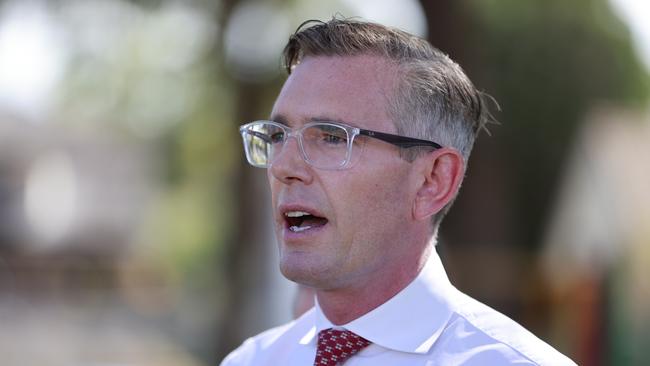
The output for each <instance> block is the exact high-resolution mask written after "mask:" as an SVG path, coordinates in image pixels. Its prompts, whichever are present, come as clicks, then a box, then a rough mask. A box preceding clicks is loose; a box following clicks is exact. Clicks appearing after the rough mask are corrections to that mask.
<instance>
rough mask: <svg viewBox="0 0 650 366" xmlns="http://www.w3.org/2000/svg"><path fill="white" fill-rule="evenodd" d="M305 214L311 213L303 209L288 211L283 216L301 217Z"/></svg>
mask: <svg viewBox="0 0 650 366" xmlns="http://www.w3.org/2000/svg"><path fill="white" fill-rule="evenodd" d="M307 215H311V214H310V213H309V212H305V211H289V212H286V213H285V216H287V217H302V216H307Z"/></svg>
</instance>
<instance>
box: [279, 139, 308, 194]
mask: <svg viewBox="0 0 650 366" xmlns="http://www.w3.org/2000/svg"><path fill="white" fill-rule="evenodd" d="M269 171H270V173H271V176H273V177H274V178H275V179H277V180H279V181H281V182H282V183H285V184H291V183H295V182H302V183H304V184H309V183H311V181H312V179H313V174H312V173H313V171H312V168H311V167H310V166H309V165H308V164H307V162H306V161H305V160H304V159H303V156H302V154H301V151H300V146H299V143H298V136H289V137H288V138H287V140H286V141H285V143H284V146H283V147H282V150H281V151H280V152H279V153H278V154H277V155H276V156H275V159H274V160H273V163H272V164H271V167H270V168H269Z"/></svg>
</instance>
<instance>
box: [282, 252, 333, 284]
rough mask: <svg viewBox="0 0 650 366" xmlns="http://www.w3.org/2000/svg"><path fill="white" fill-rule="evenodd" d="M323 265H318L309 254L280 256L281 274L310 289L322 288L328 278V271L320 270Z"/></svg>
mask: <svg viewBox="0 0 650 366" xmlns="http://www.w3.org/2000/svg"><path fill="white" fill-rule="evenodd" d="M321 266H322V263H317V261H314V260H313V258H310V255H309V253H304V252H303V253H291V254H286V253H285V254H280V272H281V273H282V275H283V276H284V277H286V278H287V279H288V280H290V281H293V282H296V283H299V284H301V285H305V286H310V287H321V285H322V283H323V280H324V279H325V278H327V276H326V272H327V271H326V270H323V269H322V268H320V267H321Z"/></svg>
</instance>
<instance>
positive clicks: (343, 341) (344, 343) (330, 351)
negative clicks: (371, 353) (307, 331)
mask: <svg viewBox="0 0 650 366" xmlns="http://www.w3.org/2000/svg"><path fill="white" fill-rule="evenodd" d="M369 344H370V341H369V340H367V339H365V338H362V337H359V336H358V335H356V334H354V333H352V332H350V331H349V330H336V329H332V328H329V329H324V330H321V331H320V332H319V333H318V349H317V350H316V359H315V360H314V366H335V365H341V364H343V362H345V360H347V359H348V358H349V357H351V356H352V355H354V354H355V353H357V352H359V351H360V350H362V349H363V348H365V347H367V346H368V345H369Z"/></svg>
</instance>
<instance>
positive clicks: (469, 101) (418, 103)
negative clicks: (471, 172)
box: [283, 18, 491, 227]
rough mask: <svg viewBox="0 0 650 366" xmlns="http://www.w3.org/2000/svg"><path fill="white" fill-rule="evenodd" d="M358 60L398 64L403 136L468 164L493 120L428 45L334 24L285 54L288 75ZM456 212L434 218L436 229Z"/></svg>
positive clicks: (296, 38) (393, 108)
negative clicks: (319, 61)
mask: <svg viewBox="0 0 650 366" xmlns="http://www.w3.org/2000/svg"><path fill="white" fill-rule="evenodd" d="M357 55H376V56H380V57H384V58H386V59H388V60H391V61H394V62H395V63H396V64H397V66H398V70H399V73H400V75H399V78H398V79H399V84H398V87H397V90H395V93H394V95H392V96H391V97H390V98H389V100H390V102H389V104H390V105H389V107H388V111H389V113H390V115H391V117H392V118H393V121H394V123H395V127H396V129H397V131H398V133H400V134H402V135H405V136H409V137H415V138H420V139H427V140H433V141H436V142H438V143H439V144H441V145H443V146H450V147H453V148H455V149H457V150H458V151H460V153H461V154H462V155H463V158H464V160H465V162H467V160H468V158H469V155H470V152H471V150H472V146H473V145H474V141H475V139H476V137H477V135H478V133H479V131H480V130H481V129H484V128H485V125H486V124H487V123H488V122H489V121H490V120H491V116H490V113H489V111H488V109H487V108H486V105H485V103H484V99H483V98H484V94H483V93H481V92H480V91H478V90H477V89H476V88H475V87H474V85H473V84H472V82H471V81H470V80H469V78H468V77H467V76H466V75H465V73H464V72H463V70H462V68H461V67H460V66H459V65H458V64H456V63H455V62H454V61H452V60H451V59H450V58H449V56H447V55H446V54H444V53H443V52H441V51H440V50H438V49H437V48H435V47H433V46H432V45H431V44H430V43H429V42H427V41H426V40H424V39H422V38H420V37H417V36H415V35H412V34H410V33H407V32H404V31H402V30H399V29H395V28H391V27H387V26H384V25H381V24H376V23H370V22H362V21H357V20H350V19H338V18H334V19H332V20H330V21H328V22H323V21H319V20H309V21H306V22H304V23H302V24H301V25H300V26H299V27H298V29H297V30H296V32H295V33H294V34H293V35H291V37H290V38H289V42H288V43H287V45H286V47H285V48H284V51H283V58H284V66H285V67H286V70H287V73H288V74H291V71H292V70H293V68H294V67H296V66H297V65H298V64H300V62H301V60H302V59H303V58H305V57H307V56H343V57H345V56H357ZM420 151H422V150H419V149H408V150H403V151H402V155H403V156H404V157H405V158H407V159H409V160H413V159H415V157H416V156H417V154H418V152H420ZM450 206H451V202H450V203H449V204H448V205H447V206H446V207H445V208H444V209H443V210H442V211H440V212H439V213H438V214H437V215H436V216H435V217H434V219H433V223H434V226H436V227H437V225H438V224H439V223H440V221H441V220H442V218H443V217H444V215H445V214H446V213H447V211H448V210H449V207H450Z"/></svg>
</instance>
